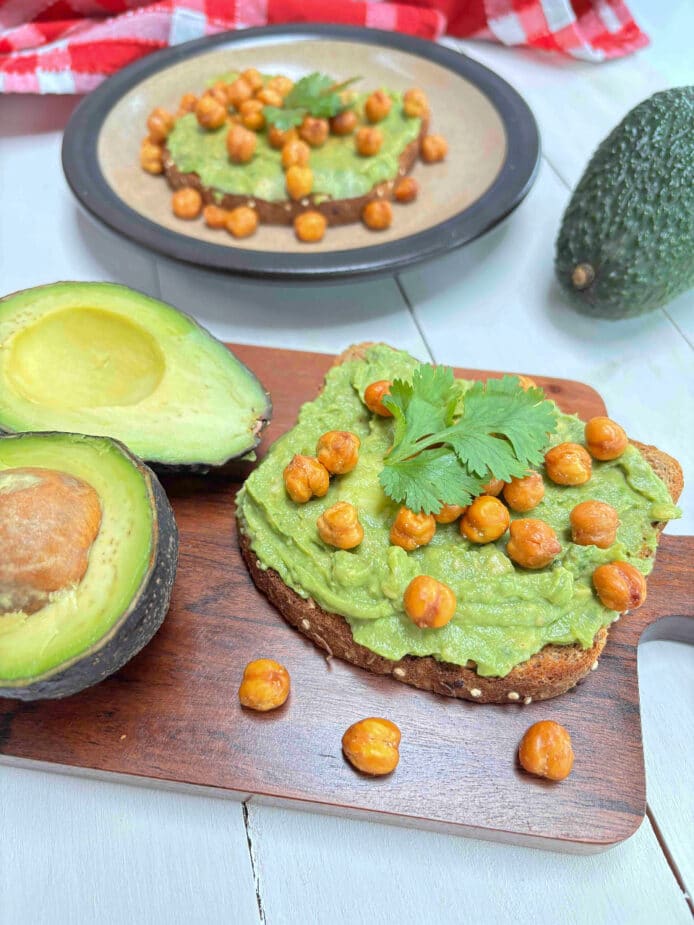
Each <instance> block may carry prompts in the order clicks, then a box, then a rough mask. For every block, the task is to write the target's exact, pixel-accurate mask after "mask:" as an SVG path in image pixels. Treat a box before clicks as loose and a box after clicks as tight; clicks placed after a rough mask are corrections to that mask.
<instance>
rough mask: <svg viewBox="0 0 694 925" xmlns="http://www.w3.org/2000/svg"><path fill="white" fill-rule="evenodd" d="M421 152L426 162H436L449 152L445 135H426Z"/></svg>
mask: <svg viewBox="0 0 694 925" xmlns="http://www.w3.org/2000/svg"><path fill="white" fill-rule="evenodd" d="M420 153H421V155H422V160H423V161H424V163H425V164H435V163H436V162H437V161H442V160H443V159H444V158H445V156H446V155H447V154H448V142H447V141H446V139H445V138H444V137H443V135H425V136H424V138H422V144H421V152H420Z"/></svg>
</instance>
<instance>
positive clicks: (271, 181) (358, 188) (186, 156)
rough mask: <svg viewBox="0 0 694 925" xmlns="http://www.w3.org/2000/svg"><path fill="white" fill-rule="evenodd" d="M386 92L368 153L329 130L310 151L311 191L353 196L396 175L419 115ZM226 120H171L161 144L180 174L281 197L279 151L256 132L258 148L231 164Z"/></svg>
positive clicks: (244, 192)
mask: <svg viewBox="0 0 694 925" xmlns="http://www.w3.org/2000/svg"><path fill="white" fill-rule="evenodd" d="M388 92H389V95H390V97H391V98H392V100H393V106H392V108H391V110H390V113H389V114H388V116H387V117H386V118H385V119H384V120H383V121H382V122H379V123H378V127H379V129H380V130H381V132H382V133H383V138H384V140H383V146H382V148H381V150H380V151H379V152H378V154H376V155H374V156H373V157H361V156H360V155H359V154H357V152H356V150H355V147H354V136H353V135H347V136H343V137H337V136H334V135H331V136H329V137H328V140H327V141H326V143H325V144H324V145H323V146H322V147H320V148H313V149H312V150H311V170H312V171H313V194H314V196H327V197H330V198H332V199H352V198H355V197H357V196H364V195H365V194H366V193H368V192H369V190H370V189H372V188H373V187H374V186H375V185H376V184H377V183H381V182H382V181H384V180H392V179H394V178H395V177H396V176H397V173H398V167H399V159H400V155H401V154H402V152H403V151H404V149H405V148H406V147H407V145H408V144H409V143H410V142H411V141H414V140H415V138H417V136H418V135H419V132H420V129H421V125H422V123H421V119H418V118H408V117H407V116H406V115H405V114H404V113H403V111H402V94H400V93H394V92H390V91H388ZM367 96H368V94H366V93H362V94H359V95H358V97H357V100H356V102H355V105H354V107H353V108H354V109H355V111H356V112H357V114H358V115H359V117H360V118H361V117H362V116H363V104H364V101H365V100H366V98H367ZM228 129H229V127H228V125H223V126H222V127H221V128H219V129H217V130H216V131H212V132H210V131H207V130H206V129H203V128H201V127H200V125H199V124H198V121H197V119H196V118H195V115H194V114H193V113H189V114H188V115H186V116H183V117H182V118H181V119H178V120H177V121H176V125H175V127H174V129H173V131H172V132H171V134H170V135H169V137H168V139H167V142H166V145H167V147H168V149H169V152H170V154H171V157H172V158H173V161H174V163H175V164H176V167H177V168H178V170H179V171H181V173H197V174H198V176H199V177H200V179H201V181H202V183H203V184H204V185H205V186H209V187H212V188H213V189H215V190H219V191H220V192H222V193H232V194H236V195H241V196H255V197H257V198H258V199H265V200H268V201H269V202H284V201H285V200H286V199H287V190H286V187H285V182H284V170H283V169H282V163H281V160H280V155H281V152H280V151H278V150H276V149H275V148H273V147H271V146H270V145H269V144H268V141H267V135H266V133H265V132H259V133H258V134H257V139H258V141H257V147H256V153H255V155H254V157H253V160H252V161H250V162H249V163H248V164H232V163H231V161H230V160H229V157H228V155H227V149H226V136H227V132H228Z"/></svg>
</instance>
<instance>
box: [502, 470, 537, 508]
mask: <svg viewBox="0 0 694 925" xmlns="http://www.w3.org/2000/svg"><path fill="white" fill-rule="evenodd" d="M503 492H504V501H505V502H506V504H508V506H509V507H510V508H511V510H512V511H516V512H517V513H519V514H523V513H525V512H526V511H532V509H533V508H534V507H537V506H538V504H539V503H540V501H542V499H543V498H544V496H545V483H544V481H543V480H542V476H541V475H540V473H539V472H534V471H533V472H530V473H528V475H526V476H524V477H523V478H516V479H511V481H510V482H507V483H506V484H505V485H504V489H503Z"/></svg>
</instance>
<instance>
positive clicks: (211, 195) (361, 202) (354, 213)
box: [164, 119, 428, 225]
mask: <svg viewBox="0 0 694 925" xmlns="http://www.w3.org/2000/svg"><path fill="white" fill-rule="evenodd" d="M427 129H428V119H422V127H421V130H420V132H419V135H418V137H417V138H415V139H414V141H411V142H410V143H409V144H408V145H407V147H405V148H404V150H403V152H402V154H401V155H400V158H399V161H398V172H397V176H394V177H391V179H389V180H386V181H384V182H382V183H377V184H376V185H375V186H374V187H372V189H370V190H369V192H368V193H366V194H365V195H363V196H356V197H353V198H351V199H326V200H323V201H320V200H319V201H318V202H316V201H315V197H314V196H313V195H310V196H307V197H306V198H305V199H301V200H298V201H295V200H293V199H287V200H285V201H283V202H271V201H270V200H268V199H258V198H255V197H251V196H248V195H245V194H244V195H237V194H235V193H224V194H222V195H221V196H220V192H221V191H219V190H215V189H213V188H212V187H210V186H205V184H204V183H203V182H202V180H201V179H200V177H199V176H198V174H197V173H181V171H180V170H179V169H178V167H177V166H176V164H175V162H174V160H173V158H172V156H171V153H170V152H169V150H168V149H167V148H164V173H165V174H166V179H167V180H168V183H169V186H170V187H171V188H172V189H174V190H176V189H180V188H181V187H186V186H192V187H193V189H196V190H198V191H199V192H200V194H201V195H202V199H203V202H204V203H205V205H217V206H221V207H222V208H223V209H229V210H231V209H235V208H237V206H251V207H252V208H254V209H255V210H256V212H257V213H258V218H259V220H260V222H261V224H263V225H291V224H292V223H293V222H294V219H295V218H296V216H297V215H300V214H301V213H302V212H305V211H306V210H307V209H309V208H310V209H312V210H313V211H316V212H321V213H322V214H323V215H324V216H325V219H326V221H327V223H328V225H349V224H351V223H352V222H359V221H361V214H362V212H363V210H364V206H365V205H366V204H367V202H371V200H373V199H389V200H390V199H393V195H394V194H393V189H394V187H395V183H396V181H397V180H398V179H400V177H404V176H405V174H408V173H409V172H410V171H411V170H412V168H413V167H414V165H415V162H416V160H417V156H418V154H419V147H420V144H421V140H422V138H424V136H425V135H426V133H427Z"/></svg>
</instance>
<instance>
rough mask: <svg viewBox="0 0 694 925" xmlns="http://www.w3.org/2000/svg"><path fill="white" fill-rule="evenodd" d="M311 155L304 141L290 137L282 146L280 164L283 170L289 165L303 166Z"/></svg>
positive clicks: (287, 168)
mask: <svg viewBox="0 0 694 925" xmlns="http://www.w3.org/2000/svg"><path fill="white" fill-rule="evenodd" d="M310 157H311V149H310V148H309V146H308V145H307V144H306V142H305V141H301V139H299V138H291V139H290V140H289V141H287V142H286V144H285V145H283V147H282V154H281V160H282V166H283V167H284V169H285V170H289V168H290V167H305V166H306V165H307V164H308V162H309V160H310Z"/></svg>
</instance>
